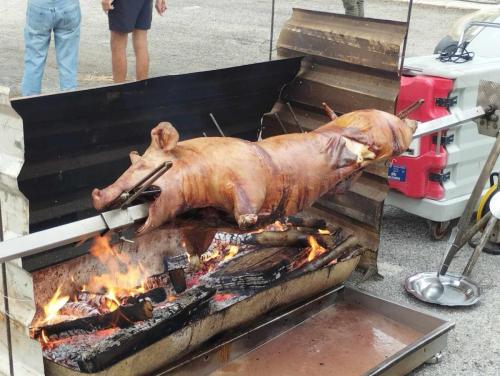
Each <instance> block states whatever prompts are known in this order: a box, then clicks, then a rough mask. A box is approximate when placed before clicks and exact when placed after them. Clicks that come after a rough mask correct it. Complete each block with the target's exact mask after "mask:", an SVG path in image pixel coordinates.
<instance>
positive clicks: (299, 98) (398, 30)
mask: <svg viewBox="0 0 500 376" xmlns="http://www.w3.org/2000/svg"><path fill="white" fill-rule="evenodd" d="M406 31H407V25H406V23H402V22H395V21H385V20H375V19H369V18H357V17H349V16H345V15H340V14H333V13H324V12H317V11H310V10H304V9H294V10H293V14H292V17H291V18H290V19H289V20H288V21H287V22H286V23H285V25H284V27H283V30H282V31H281V34H280V37H279V40H278V54H279V56H281V57H291V56H305V58H304V59H303V60H302V66H301V70H300V72H299V74H298V75H297V77H296V78H295V79H294V80H293V81H292V82H291V83H290V84H289V85H287V86H286V87H285V88H283V90H282V92H281V96H280V101H279V102H278V103H276V104H275V106H274V108H273V110H272V112H271V113H270V114H267V115H266V116H265V117H264V120H263V124H264V130H263V137H268V136H271V135H275V134H280V133H282V132H283V131H282V127H281V125H280V124H279V120H281V122H282V124H283V125H284V126H285V128H286V130H287V131H288V132H298V131H300V129H299V127H298V126H297V121H298V123H299V124H300V126H301V127H302V128H303V129H305V130H312V129H315V128H317V127H318V126H320V125H322V124H325V123H326V122H328V121H329V119H328V118H327V117H326V116H325V114H324V113H323V109H322V106H321V103H322V102H326V103H328V104H329V105H330V106H331V107H332V108H333V110H334V111H336V112H337V113H338V114H342V113H346V112H350V111H354V110H357V109H364V108H376V109H380V110H384V111H388V112H394V110H395V102H396V98H397V95H398V92H399V75H398V74H399V64H400V54H401V48H402V45H403V41H404V37H405V34H406ZM290 106H291V108H292V110H290ZM292 111H293V113H292ZM275 114H277V115H278V117H276V115H275ZM294 115H295V118H296V119H297V120H296V119H295V118H294ZM278 118H279V120H278ZM387 191H388V186H387V179H386V167H385V165H384V163H383V162H382V163H381V164H379V165H375V166H373V167H371V168H370V169H368V170H366V171H365V172H364V173H363V175H362V176H361V178H360V179H359V180H358V181H357V182H356V183H355V184H354V185H353V187H352V188H351V189H350V190H349V192H347V193H346V194H344V195H333V194H327V195H325V196H324V197H323V198H321V199H320V200H319V201H318V202H317V204H316V208H317V209H316V211H318V210H321V213H322V215H325V213H328V214H326V215H327V216H329V217H330V219H332V220H334V221H336V222H338V223H339V224H340V225H342V226H344V227H349V228H351V229H352V230H354V231H355V232H356V233H357V235H358V237H359V239H360V240H361V242H362V243H363V245H365V246H366V247H368V248H369V249H370V250H371V251H372V252H370V253H367V254H366V255H365V256H364V257H363V258H362V260H361V265H362V266H363V267H364V268H366V269H369V270H370V271H371V272H375V271H376V255H377V253H376V252H377V250H378V246H379V241H380V227H381V218H382V211H383V203H384V200H385V197H386V195H387Z"/></svg>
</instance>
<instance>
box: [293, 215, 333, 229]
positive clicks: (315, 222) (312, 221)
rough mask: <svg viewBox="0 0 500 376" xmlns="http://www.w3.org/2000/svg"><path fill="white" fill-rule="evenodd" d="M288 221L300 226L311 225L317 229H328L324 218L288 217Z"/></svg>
mask: <svg viewBox="0 0 500 376" xmlns="http://www.w3.org/2000/svg"><path fill="white" fill-rule="evenodd" d="M285 222H286V223H290V224H291V225H292V226H298V227H311V228H316V229H326V221H325V220H324V219H322V218H302V217H293V216H290V217H286V218H285Z"/></svg>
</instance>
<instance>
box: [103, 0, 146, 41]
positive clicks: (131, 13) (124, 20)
mask: <svg viewBox="0 0 500 376" xmlns="http://www.w3.org/2000/svg"><path fill="white" fill-rule="evenodd" d="M113 7H114V8H115V9H112V10H110V11H109V12H108V20H109V30H112V31H117V32H120V33H130V32H132V31H133V30H134V29H139V30H149V29H150V28H151V19H152V18H153V0H115V1H114V2H113Z"/></svg>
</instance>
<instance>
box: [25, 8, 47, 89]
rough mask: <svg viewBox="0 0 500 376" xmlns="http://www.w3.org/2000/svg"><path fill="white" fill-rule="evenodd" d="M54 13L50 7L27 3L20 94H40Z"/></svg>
mask: <svg viewBox="0 0 500 376" xmlns="http://www.w3.org/2000/svg"><path fill="white" fill-rule="evenodd" d="M53 23H54V15H53V13H52V12H51V10H50V9H44V8H40V7H38V6H34V5H31V4H29V3H28V10H27V12H26V25H25V28H24V43H25V50H24V73H23V80H22V83H21V92H22V95H24V96H26V95H35V94H40V92H41V88H42V77H43V71H44V68H45V61H46V60H47V52H48V49H49V44H50V35H51V32H52V25H53Z"/></svg>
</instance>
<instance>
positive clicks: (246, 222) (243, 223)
mask: <svg viewBox="0 0 500 376" xmlns="http://www.w3.org/2000/svg"><path fill="white" fill-rule="evenodd" d="M258 219H259V216H258V215H257V214H241V215H240V216H239V217H238V226H239V228H240V229H242V230H247V229H249V228H251V227H252V226H253V225H255V224H256V223H257V220H258Z"/></svg>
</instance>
